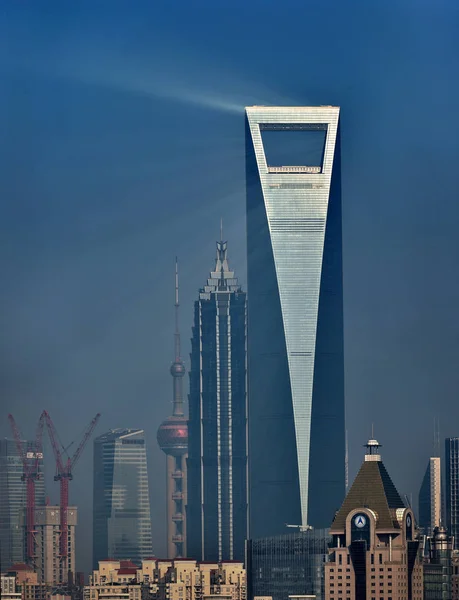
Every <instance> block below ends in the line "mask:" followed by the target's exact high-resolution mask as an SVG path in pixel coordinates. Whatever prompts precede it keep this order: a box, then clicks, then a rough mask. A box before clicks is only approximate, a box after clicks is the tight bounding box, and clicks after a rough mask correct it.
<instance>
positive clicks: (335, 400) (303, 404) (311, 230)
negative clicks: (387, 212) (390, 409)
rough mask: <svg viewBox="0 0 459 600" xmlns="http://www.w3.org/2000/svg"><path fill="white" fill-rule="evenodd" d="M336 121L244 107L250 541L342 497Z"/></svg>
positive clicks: (322, 512) (318, 110) (330, 115)
mask: <svg viewBox="0 0 459 600" xmlns="http://www.w3.org/2000/svg"><path fill="white" fill-rule="evenodd" d="M339 114H340V109H339V107H336V106H317V107H279V106H277V107H276V106H252V107H249V108H246V183H247V207H246V209H247V267H248V282H247V283H248V293H249V309H248V315H249V319H248V365H249V374H250V376H249V386H250V389H249V399H250V401H249V409H250V410H249V445H250V478H249V479H250V506H251V515H250V533H251V537H253V538H258V537H265V536H272V535H278V534H282V533H285V524H286V523H288V524H292V525H299V526H302V527H307V526H309V525H311V526H314V527H317V528H323V527H327V526H328V525H329V523H330V521H331V519H332V518H333V515H334V513H335V511H336V510H337V509H338V508H339V506H340V505H341V502H342V500H343V497H344V492H345V424H344V356H343V284H342V234H341V165H340V163H341V154H340V128H339ZM324 440H327V442H326V444H325V443H324Z"/></svg>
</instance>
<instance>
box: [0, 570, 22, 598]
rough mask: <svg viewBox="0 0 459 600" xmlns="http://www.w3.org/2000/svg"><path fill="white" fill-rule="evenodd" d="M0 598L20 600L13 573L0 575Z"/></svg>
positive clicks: (19, 592)
mask: <svg viewBox="0 0 459 600" xmlns="http://www.w3.org/2000/svg"><path fill="white" fill-rule="evenodd" d="M1 598H2V600H21V590H19V589H17V586H16V578H15V576H14V575H10V574H8V575H2V576H1Z"/></svg>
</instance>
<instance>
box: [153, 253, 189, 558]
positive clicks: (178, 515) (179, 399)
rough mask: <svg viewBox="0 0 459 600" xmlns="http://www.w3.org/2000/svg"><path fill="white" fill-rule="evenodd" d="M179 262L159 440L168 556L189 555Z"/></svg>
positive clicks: (186, 434)
mask: <svg viewBox="0 0 459 600" xmlns="http://www.w3.org/2000/svg"><path fill="white" fill-rule="evenodd" d="M178 311H179V286H178V265H177V261H175V335H174V341H175V344H174V345H175V360H174V362H173V363H172V366H171V375H172V378H173V409H172V416H171V417H169V418H168V419H166V421H164V423H162V425H160V427H159V429H158V436H157V437H158V444H159V446H160V448H161V450H162V451H163V452H164V453H165V454H166V457H167V459H166V460H167V483H166V496H167V499H166V513H167V517H166V518H167V557H168V558H169V559H172V558H178V557H184V556H185V555H186V514H185V506H186V502H187V483H186V481H187V479H186V473H187V470H186V458H187V452H188V426H187V420H186V417H185V415H184V412H183V377H184V375H185V365H184V363H183V360H182V359H181V350H180V331H179V312H178Z"/></svg>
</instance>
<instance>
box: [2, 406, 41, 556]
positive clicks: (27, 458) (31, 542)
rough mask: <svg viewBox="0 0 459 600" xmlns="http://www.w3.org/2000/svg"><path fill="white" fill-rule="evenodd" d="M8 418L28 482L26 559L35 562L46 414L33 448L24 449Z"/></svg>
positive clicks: (13, 424)
mask: <svg viewBox="0 0 459 600" xmlns="http://www.w3.org/2000/svg"><path fill="white" fill-rule="evenodd" d="M8 420H9V422H10V426H11V429H12V432H13V437H14V441H15V444H16V448H17V451H18V454H19V457H20V459H21V462H22V468H23V475H22V480H23V481H25V482H26V531H27V536H26V537H27V546H26V561H27V562H28V563H29V564H33V563H34V561H35V481H37V480H38V479H40V478H41V477H42V474H41V473H40V460H41V459H42V458H43V426H44V416H43V414H42V415H41V416H40V419H39V421H38V426H37V431H36V435H35V444H34V446H33V447H32V449H31V450H28V449H27V450H26V451H24V444H23V441H22V439H21V434H20V433H19V428H18V426H17V425H16V421H15V420H14V417H13V415H8Z"/></svg>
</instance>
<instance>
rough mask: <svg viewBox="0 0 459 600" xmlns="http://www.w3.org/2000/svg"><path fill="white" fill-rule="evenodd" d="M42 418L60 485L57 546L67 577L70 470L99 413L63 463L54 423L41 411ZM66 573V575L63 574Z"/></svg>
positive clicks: (78, 456)
mask: <svg viewBox="0 0 459 600" xmlns="http://www.w3.org/2000/svg"><path fill="white" fill-rule="evenodd" d="M43 414H44V418H45V421H46V428H47V430H48V434H49V437H50V440H51V446H52V448H53V453H54V457H55V459H56V475H55V476H54V480H55V481H59V484H60V524H61V537H60V544H59V551H60V557H61V563H62V574H63V575H65V576H66V577H68V564H67V557H68V532H69V529H68V518H67V511H68V506H69V481H70V480H71V479H73V474H72V470H73V467H74V466H75V464H76V463H77V461H78V459H79V458H80V456H81V454H82V452H83V449H84V447H85V446H86V443H87V441H88V440H89V438H90V437H91V434H92V432H93V431H94V428H95V426H96V425H97V422H98V420H99V418H100V413H97V415H96V416H95V417H94V418H93V420H92V421H91V423H90V424H89V425H88V427H87V429H86V432H85V434H84V435H83V439H82V440H81V442H80V444H79V445H78V448H77V449H76V451H75V453H74V455H73V456H72V458H70V457H68V458H67V460H65V461H64V458H63V456H62V453H63V451H61V448H60V447H59V446H60V444H59V443H58V439H59V438H58V435H57V432H56V428H55V426H54V423H53V421H52V419H51V417H50V415H49V413H48V412H47V411H43ZM66 571H67V573H65V572H66Z"/></svg>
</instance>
